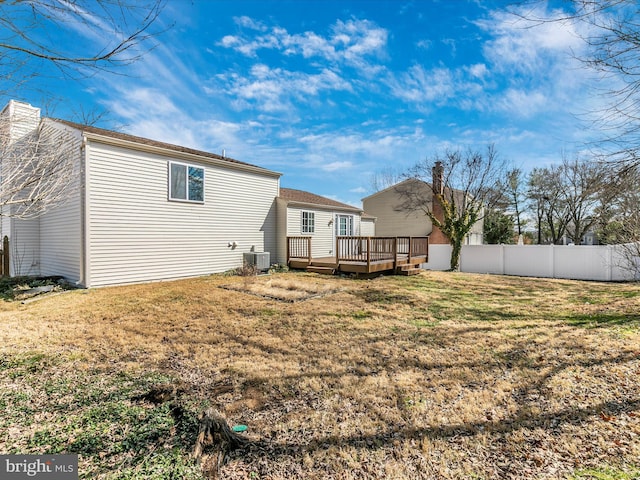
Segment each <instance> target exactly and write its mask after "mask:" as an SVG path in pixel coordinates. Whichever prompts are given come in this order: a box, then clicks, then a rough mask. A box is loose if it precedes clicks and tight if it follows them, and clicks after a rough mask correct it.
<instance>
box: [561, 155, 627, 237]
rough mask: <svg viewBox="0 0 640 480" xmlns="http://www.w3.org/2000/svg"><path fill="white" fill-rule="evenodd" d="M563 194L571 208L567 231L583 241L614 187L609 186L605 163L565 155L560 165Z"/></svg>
mask: <svg viewBox="0 0 640 480" xmlns="http://www.w3.org/2000/svg"><path fill="white" fill-rule="evenodd" d="M558 171H559V174H560V176H559V180H560V183H559V185H558V186H559V187H560V189H561V191H560V195H561V197H562V199H563V200H564V205H565V207H566V212H567V219H568V221H567V224H566V232H567V236H568V237H569V239H570V240H571V241H572V242H573V243H575V244H576V245H579V244H580V243H581V242H582V238H583V237H584V236H585V235H586V234H587V233H588V232H589V231H591V230H593V227H594V226H595V225H596V222H597V219H598V211H599V208H598V207H599V206H600V204H602V203H603V202H605V203H606V202H608V201H609V197H610V196H611V195H612V194H613V193H614V189H612V188H610V187H608V184H607V182H606V178H605V173H606V170H605V169H604V168H603V167H602V165H601V164H599V163H596V162H592V161H584V160H580V159H578V158H574V159H572V160H571V159H568V158H566V157H565V158H563V161H562V164H561V165H560V166H559V167H558Z"/></svg>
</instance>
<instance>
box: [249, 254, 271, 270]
mask: <svg viewBox="0 0 640 480" xmlns="http://www.w3.org/2000/svg"><path fill="white" fill-rule="evenodd" d="M243 256H244V263H246V264H248V265H253V266H255V267H256V269H258V270H261V271H264V270H269V267H270V266H271V262H270V258H269V257H270V255H269V252H246V253H244V255H243Z"/></svg>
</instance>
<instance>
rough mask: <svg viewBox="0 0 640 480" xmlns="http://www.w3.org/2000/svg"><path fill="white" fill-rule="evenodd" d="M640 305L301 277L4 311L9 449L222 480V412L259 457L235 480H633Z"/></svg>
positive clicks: (581, 291) (96, 293) (613, 289)
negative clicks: (197, 448) (167, 394)
mask: <svg viewBox="0 0 640 480" xmlns="http://www.w3.org/2000/svg"><path fill="white" fill-rule="evenodd" d="M269 282H270V283H269ZM245 285H256V287H257V290H256V292H255V293H254V292H249V293H251V294H250V295H248V294H247V293H248V292H247V291H246V288H245ZM219 287H225V288H219ZM276 288H278V289H282V290H284V291H285V293H286V294H287V296H285V297H283V298H284V300H281V299H276V298H274V297H272V296H270V295H269V294H268V293H265V292H273V290H274V289H276ZM637 289H638V287H637V285H634V284H602V283H596V282H593V283H590V282H571V281H566V280H544V279H523V278H518V277H498V276H491V277H489V276H483V275H471V274H460V273H440V272H429V273H423V274H421V275H418V276H413V277H379V278H376V279H372V280H355V279H347V278H342V277H321V276H317V275H308V274H297V273H295V274H294V273H286V274H276V275H272V276H258V277H252V278H251V280H250V281H249V282H247V281H246V278H242V277H230V276H211V277H207V278H199V279H190V280H184V281H177V282H166V283H161V284H157V283H156V284H146V285H133V286H127V287H114V288H104V289H98V290H89V291H83V292H80V291H78V292H71V293H69V294H68V295H62V296H56V297H50V298H45V299H43V300H42V301H39V302H35V303H31V304H27V305H21V304H19V303H16V302H0V335H1V337H2V342H1V343H0V372H1V373H2V375H0V408H2V411H3V415H2V416H1V417H0V451H4V452H7V453H42V452H49V453H55V452H60V453H62V452H65V453H79V455H80V476H81V478H98V479H115V478H140V479H142V478H157V479H161V478H186V479H196V478H207V477H208V476H210V475H211V472H212V471H214V470H215V468H213V464H212V462H213V460H212V458H211V457H205V458H204V460H203V462H202V463H201V464H196V463H195V462H194V461H193V460H192V458H191V456H190V455H191V452H192V451H193V447H194V444H195V440H196V436H197V422H198V420H197V419H198V415H199V413H200V412H202V411H203V410H204V409H205V408H208V407H212V408H215V409H216V410H217V411H218V412H220V413H221V414H222V415H223V416H224V417H225V418H226V419H227V421H228V422H229V424H230V425H233V424H242V425H247V426H248V432H247V434H246V435H247V436H248V438H250V439H251V440H252V443H251V444H250V446H248V447H246V448H243V449H240V450H237V451H234V452H232V453H231V454H230V456H229V458H227V460H226V461H225V462H224V463H223V464H222V465H221V467H220V472H219V477H220V478H225V479H231V480H233V479H246V478H269V479H273V480H280V479H289V478H329V477H331V478H345V479H347V478H396V479H413V478H427V479H431V478H434V479H435V478H512V479H529V478H538V479H552V478H553V479H555V478H575V479H586V478H621V479H626V478H634V475H636V476H637V458H640V441H639V439H640V384H639V382H638V381H637V378H638V375H639V374H640V348H639V347H638V345H640V332H639V331H638V329H637V319H638V318H637V312H638V311H640V296H638V295H636V294H635V292H637ZM325 292H331V294H330V295H327V294H325ZM302 293H303V294H304V295H308V296H307V297H306V300H305V301H292V300H291V298H292V297H289V296H288V295H293V294H295V295H297V294H302ZM596 327H597V328H596ZM621 332H624V335H620V333H621ZM157 385H168V386H170V387H174V390H175V393H174V394H173V396H171V398H170V399H169V400H162V401H153V400H152V396H150V395H149V392H150V391H151V390H153V389H154V388H155V387H156V386H157ZM176 407H179V408H176ZM634 462H635V463H634ZM598 475H600V477H598ZM606 475H609V477H607V476H606ZM625 475H627V476H626V477H625Z"/></svg>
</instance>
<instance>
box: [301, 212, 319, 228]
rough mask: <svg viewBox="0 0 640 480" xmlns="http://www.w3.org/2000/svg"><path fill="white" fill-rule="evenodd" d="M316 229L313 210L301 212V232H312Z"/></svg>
mask: <svg viewBox="0 0 640 480" xmlns="http://www.w3.org/2000/svg"><path fill="white" fill-rule="evenodd" d="M315 231H316V214H315V212H302V233H314V232H315Z"/></svg>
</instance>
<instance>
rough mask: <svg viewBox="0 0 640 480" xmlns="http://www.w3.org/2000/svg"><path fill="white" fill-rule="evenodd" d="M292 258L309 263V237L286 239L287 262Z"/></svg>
mask: <svg viewBox="0 0 640 480" xmlns="http://www.w3.org/2000/svg"><path fill="white" fill-rule="evenodd" d="M292 258H306V259H307V260H308V261H309V262H311V237H287V262H288V261H289V260H290V259H292Z"/></svg>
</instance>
